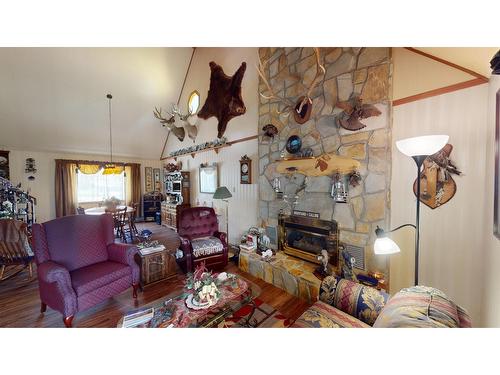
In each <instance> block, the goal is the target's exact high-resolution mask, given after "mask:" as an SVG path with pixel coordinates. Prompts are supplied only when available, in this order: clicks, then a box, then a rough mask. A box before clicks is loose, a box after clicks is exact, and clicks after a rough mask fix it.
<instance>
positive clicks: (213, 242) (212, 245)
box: [191, 237, 224, 258]
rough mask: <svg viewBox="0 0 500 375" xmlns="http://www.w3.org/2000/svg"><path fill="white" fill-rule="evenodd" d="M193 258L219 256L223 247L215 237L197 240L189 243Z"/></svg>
mask: <svg viewBox="0 0 500 375" xmlns="http://www.w3.org/2000/svg"><path fill="white" fill-rule="evenodd" d="M191 245H192V246H193V256H194V257H195V258H199V257H203V256H207V255H212V254H219V253H222V252H223V251H224V245H223V244H222V242H221V240H219V239H218V238H217V237H204V238H197V239H195V240H192V241H191Z"/></svg>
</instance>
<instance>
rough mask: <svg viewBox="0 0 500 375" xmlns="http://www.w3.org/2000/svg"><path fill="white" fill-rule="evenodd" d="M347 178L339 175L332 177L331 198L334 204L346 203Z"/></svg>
mask: <svg viewBox="0 0 500 375" xmlns="http://www.w3.org/2000/svg"><path fill="white" fill-rule="evenodd" d="M346 180H347V176H344V175H341V174H339V173H337V174H335V176H333V184H332V191H331V196H332V198H333V200H334V201H335V202H336V203H347V198H348V196H349V194H348V190H347V189H348V188H347V186H348V184H347V181H346Z"/></svg>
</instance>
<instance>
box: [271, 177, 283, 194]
mask: <svg viewBox="0 0 500 375" xmlns="http://www.w3.org/2000/svg"><path fill="white" fill-rule="evenodd" d="M273 190H274V192H275V193H276V199H283V192H282V191H281V181H280V179H279V178H278V177H275V178H274V179H273Z"/></svg>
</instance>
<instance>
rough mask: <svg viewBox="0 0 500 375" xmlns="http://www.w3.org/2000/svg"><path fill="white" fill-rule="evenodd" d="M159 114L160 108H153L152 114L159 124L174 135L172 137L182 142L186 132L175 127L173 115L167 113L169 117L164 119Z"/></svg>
mask: <svg viewBox="0 0 500 375" xmlns="http://www.w3.org/2000/svg"><path fill="white" fill-rule="evenodd" d="M161 112H162V110H161V108H160V109H158V108H156V107H155V110H154V111H153V114H154V116H155V117H156V118H157V119H158V120H160V122H161V123H162V125H163V126H164V127H166V128H167V129H168V130H169V131H171V132H172V133H174V135H175V136H176V137H177V139H178V140H179V141H181V142H182V141H183V140H184V137H185V136H186V131H185V130H184V128H182V127H181V128H179V127H177V126H175V113H169V112H167V114H168V115H169V116H170V117H169V118H165V117H163V115H162V113H161Z"/></svg>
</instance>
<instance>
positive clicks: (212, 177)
mask: <svg viewBox="0 0 500 375" xmlns="http://www.w3.org/2000/svg"><path fill="white" fill-rule="evenodd" d="M199 179H200V193H208V194H213V193H215V190H217V188H218V187H219V178H218V174H217V163H213V164H211V165H208V164H201V165H200V175H199Z"/></svg>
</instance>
